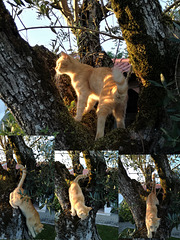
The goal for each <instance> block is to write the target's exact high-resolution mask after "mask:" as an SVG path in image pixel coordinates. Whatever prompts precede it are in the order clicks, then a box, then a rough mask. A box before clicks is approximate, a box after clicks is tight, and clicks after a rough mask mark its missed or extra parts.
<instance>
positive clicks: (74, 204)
mask: <svg viewBox="0 0 180 240" xmlns="http://www.w3.org/2000/svg"><path fill="white" fill-rule="evenodd" d="M86 177H88V176H87V175H83V174H81V175H78V176H77V177H76V178H75V179H74V181H73V182H72V183H71V185H70V188H69V200H70V203H71V215H72V216H75V215H76V214H77V216H78V217H79V218H80V219H81V220H84V219H86V218H87V216H88V214H89V211H90V210H91V209H92V208H91V207H87V206H85V199H84V195H83V193H82V190H81V188H80V186H79V184H78V181H79V180H80V179H83V178H86Z"/></svg>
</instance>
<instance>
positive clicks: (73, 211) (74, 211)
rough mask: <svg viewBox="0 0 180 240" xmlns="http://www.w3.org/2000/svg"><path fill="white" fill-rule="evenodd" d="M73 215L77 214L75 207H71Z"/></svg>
mask: <svg viewBox="0 0 180 240" xmlns="http://www.w3.org/2000/svg"><path fill="white" fill-rule="evenodd" d="M71 216H73V217H74V216H76V210H75V209H74V208H73V207H71Z"/></svg>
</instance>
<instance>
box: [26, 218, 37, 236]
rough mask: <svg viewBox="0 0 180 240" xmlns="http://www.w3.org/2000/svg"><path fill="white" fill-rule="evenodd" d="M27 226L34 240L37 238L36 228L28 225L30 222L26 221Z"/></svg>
mask: <svg viewBox="0 0 180 240" xmlns="http://www.w3.org/2000/svg"><path fill="white" fill-rule="evenodd" d="M26 225H27V227H28V231H29V235H31V236H33V238H35V237H36V235H37V234H36V232H35V231H34V228H33V226H32V225H31V224H29V223H28V221H26Z"/></svg>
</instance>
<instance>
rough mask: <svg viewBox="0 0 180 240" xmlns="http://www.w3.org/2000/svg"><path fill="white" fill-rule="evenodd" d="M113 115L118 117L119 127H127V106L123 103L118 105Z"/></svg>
mask: <svg viewBox="0 0 180 240" xmlns="http://www.w3.org/2000/svg"><path fill="white" fill-rule="evenodd" d="M113 115H114V117H115V119H116V124H117V128H125V123H124V119H125V108H124V107H122V105H117V106H116V107H115V109H114V110H113Z"/></svg>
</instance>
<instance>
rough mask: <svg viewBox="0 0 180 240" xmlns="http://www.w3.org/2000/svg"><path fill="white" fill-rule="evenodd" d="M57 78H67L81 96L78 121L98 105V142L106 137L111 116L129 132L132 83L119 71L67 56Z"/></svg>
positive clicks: (63, 58)
mask: <svg viewBox="0 0 180 240" xmlns="http://www.w3.org/2000/svg"><path fill="white" fill-rule="evenodd" d="M55 70H56V76H58V75H60V74H67V75H69V77H70V78H71V84H72V86H73V88H74V90H75V91H76V95H77V113H76V116H75V120H76V121H81V119H82V116H83V114H86V113H88V112H89V111H90V110H91V109H92V108H93V107H94V105H95V104H96V102H97V101H98V102H99V104H98V108H97V118H98V120H97V131H96V139H98V138H101V137H103V136H104V128H105V122H106V118H107V116H108V115H109V114H110V113H112V114H113V115H114V117H115V119H116V123H117V127H118V128H125V124H124V118H125V112H126V106H127V99H128V80H127V79H126V78H125V77H124V75H123V74H122V73H121V71H120V70H119V69H113V70H112V69H111V68H107V67H100V68H93V67H91V66H89V65H87V64H82V63H80V62H79V61H78V60H76V59H74V58H72V57H71V56H69V55H67V54H66V53H64V52H61V57H60V58H59V59H58V60H57V62H56V68H55Z"/></svg>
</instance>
